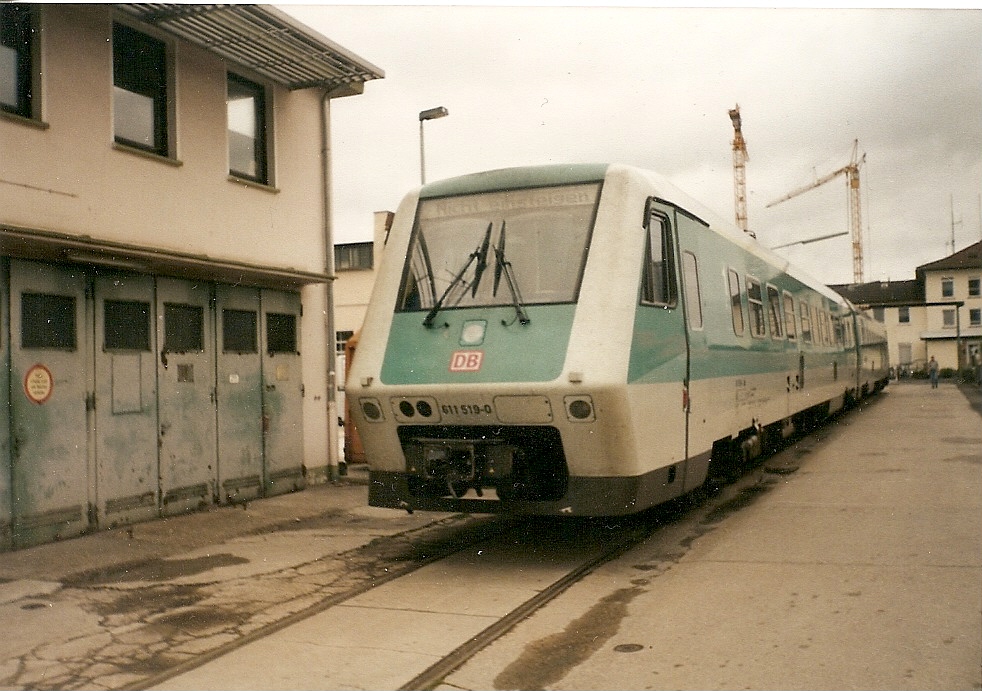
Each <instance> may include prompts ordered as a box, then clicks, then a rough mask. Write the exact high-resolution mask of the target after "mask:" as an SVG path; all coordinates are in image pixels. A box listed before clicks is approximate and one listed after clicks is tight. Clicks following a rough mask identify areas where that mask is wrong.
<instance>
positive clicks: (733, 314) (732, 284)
mask: <svg viewBox="0 0 982 691" xmlns="http://www.w3.org/2000/svg"><path fill="white" fill-rule="evenodd" d="M726 283H727V289H728V291H729V294H730V320H731V321H732V322H733V335H735V336H743V335H744V334H745V333H747V324H746V320H745V318H744V314H743V296H742V293H743V290H742V289H741V287H740V274H739V273H737V270H736V269H731V268H729V267H727V269H726ZM737 319H739V320H740V321H739V324H737Z"/></svg>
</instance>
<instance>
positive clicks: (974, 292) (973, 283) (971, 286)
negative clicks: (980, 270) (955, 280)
mask: <svg viewBox="0 0 982 691" xmlns="http://www.w3.org/2000/svg"><path fill="white" fill-rule="evenodd" d="M968 295H969V297H973V298H977V297H978V296H979V295H980V292H979V279H977V278H970V279H968Z"/></svg>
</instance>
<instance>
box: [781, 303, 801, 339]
mask: <svg viewBox="0 0 982 691" xmlns="http://www.w3.org/2000/svg"><path fill="white" fill-rule="evenodd" d="M784 324H785V327H786V328H787V330H788V340H789V341H796V340H798V327H797V324H795V321H794V297H792V295H791V293H788V292H785V293H784Z"/></svg>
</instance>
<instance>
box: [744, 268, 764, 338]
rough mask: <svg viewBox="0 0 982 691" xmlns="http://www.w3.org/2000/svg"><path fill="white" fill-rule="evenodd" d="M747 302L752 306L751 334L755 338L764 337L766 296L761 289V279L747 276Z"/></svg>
mask: <svg viewBox="0 0 982 691" xmlns="http://www.w3.org/2000/svg"><path fill="white" fill-rule="evenodd" d="M747 304H748V305H749V307H750V335H751V336H753V337H754V338H763V337H764V298H763V294H762V293H761V290H760V281H758V280H757V279H756V278H753V277H752V276H747Z"/></svg>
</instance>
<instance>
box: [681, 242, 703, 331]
mask: <svg viewBox="0 0 982 691" xmlns="http://www.w3.org/2000/svg"><path fill="white" fill-rule="evenodd" d="M682 283H683V285H684V286H685V316H686V319H688V320H689V328H692V329H701V328H702V295H701V294H700V288H699V265H698V263H697V262H696V255H694V254H692V252H688V251H686V252H683V253H682Z"/></svg>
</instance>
